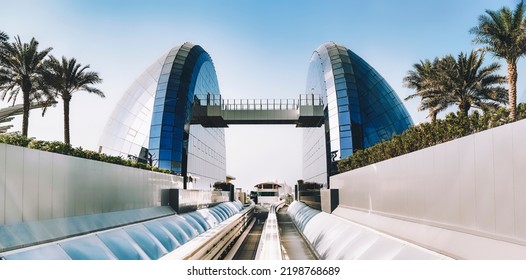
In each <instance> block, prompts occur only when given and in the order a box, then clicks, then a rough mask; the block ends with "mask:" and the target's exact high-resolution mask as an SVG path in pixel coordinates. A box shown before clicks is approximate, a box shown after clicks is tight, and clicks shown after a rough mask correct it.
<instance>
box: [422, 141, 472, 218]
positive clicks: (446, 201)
mask: <svg viewBox="0 0 526 280" xmlns="http://www.w3.org/2000/svg"><path fill="white" fill-rule="evenodd" d="M458 149H459V147H458V143H457V142H451V143H445V144H441V145H438V146H436V147H435V149H434V157H433V158H434V180H432V182H433V192H432V193H433V195H432V196H431V197H430V199H431V200H432V199H434V201H433V202H432V203H430V206H431V208H432V209H433V210H432V212H433V214H432V217H434V218H433V219H434V220H436V221H440V222H443V223H445V224H459V223H460V200H459V199H460V195H459V194H460V188H461V186H460V181H461V179H460V178H461V177H462V176H464V174H461V173H459V172H458V170H459V166H458V162H459V154H458ZM444 205H447V207H444Z"/></svg>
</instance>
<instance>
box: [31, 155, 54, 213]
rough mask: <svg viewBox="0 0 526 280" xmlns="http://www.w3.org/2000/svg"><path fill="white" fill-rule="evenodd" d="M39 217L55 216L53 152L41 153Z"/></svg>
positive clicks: (39, 165)
mask: <svg viewBox="0 0 526 280" xmlns="http://www.w3.org/2000/svg"><path fill="white" fill-rule="evenodd" d="M37 171H38V219H39V220H45V219H51V218H53V154H51V153H40V155H39V162H38V168H37V170H35V172H37Z"/></svg>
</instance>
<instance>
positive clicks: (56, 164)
mask: <svg viewBox="0 0 526 280" xmlns="http://www.w3.org/2000/svg"><path fill="white" fill-rule="evenodd" d="M52 157H53V171H52V173H53V205H52V208H53V218H62V217H67V215H66V174H68V170H67V168H68V166H67V164H66V161H65V160H64V159H63V158H62V156H61V155H59V154H53V155H52Z"/></svg>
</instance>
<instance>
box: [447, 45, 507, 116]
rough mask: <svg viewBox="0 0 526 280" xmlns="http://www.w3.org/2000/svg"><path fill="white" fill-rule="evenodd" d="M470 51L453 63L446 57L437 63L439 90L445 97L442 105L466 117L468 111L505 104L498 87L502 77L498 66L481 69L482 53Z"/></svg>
mask: <svg viewBox="0 0 526 280" xmlns="http://www.w3.org/2000/svg"><path fill="white" fill-rule="evenodd" d="M478 53H479V52H477V51H471V53H470V54H469V56H468V55H466V54H464V53H460V54H459V55H458V57H457V59H455V58H454V57H453V56H452V55H448V56H446V57H444V58H443V59H442V60H441V63H440V65H441V66H440V68H441V69H440V71H441V72H442V73H443V75H441V77H442V79H443V80H442V81H441V82H440V83H441V84H442V85H443V89H444V90H445V92H446V94H447V98H446V103H445V104H450V105H453V104H456V105H458V110H459V112H460V113H463V114H464V115H466V116H467V114H468V111H469V110H470V109H471V107H474V108H478V109H485V108H496V107H498V106H500V104H506V103H507V100H508V94H507V90H506V89H505V88H504V87H503V86H502V85H503V84H505V83H506V77H504V76H500V75H498V74H497V72H498V71H499V70H500V65H499V64H498V63H492V64H490V65H487V66H482V64H483V63H484V53H480V55H479V54H478Z"/></svg>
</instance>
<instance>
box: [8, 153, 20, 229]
mask: <svg viewBox="0 0 526 280" xmlns="http://www.w3.org/2000/svg"><path fill="white" fill-rule="evenodd" d="M6 162H7V164H6V171H5V173H6V195H5V199H6V202H5V223H6V224H14V223H18V222H21V221H22V207H23V205H22V203H23V199H24V197H23V186H24V150H23V148H21V147H15V146H7V148H6Z"/></svg>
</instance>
